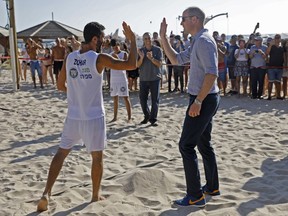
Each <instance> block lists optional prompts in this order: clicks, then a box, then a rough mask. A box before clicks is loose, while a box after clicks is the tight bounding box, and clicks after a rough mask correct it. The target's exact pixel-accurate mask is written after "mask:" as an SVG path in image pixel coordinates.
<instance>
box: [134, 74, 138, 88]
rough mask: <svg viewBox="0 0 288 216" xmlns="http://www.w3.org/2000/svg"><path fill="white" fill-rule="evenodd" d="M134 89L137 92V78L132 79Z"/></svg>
mask: <svg viewBox="0 0 288 216" xmlns="http://www.w3.org/2000/svg"><path fill="white" fill-rule="evenodd" d="M134 89H135V90H138V87H137V77H136V78H134Z"/></svg>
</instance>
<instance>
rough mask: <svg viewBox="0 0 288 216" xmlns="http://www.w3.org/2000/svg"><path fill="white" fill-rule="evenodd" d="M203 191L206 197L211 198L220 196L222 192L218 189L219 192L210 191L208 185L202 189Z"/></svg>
mask: <svg viewBox="0 0 288 216" xmlns="http://www.w3.org/2000/svg"><path fill="white" fill-rule="evenodd" d="M202 191H203V193H204V194H205V195H210V196H218V195H220V191H219V190H218V189H217V190H209V189H208V187H207V185H204V186H203V187H202Z"/></svg>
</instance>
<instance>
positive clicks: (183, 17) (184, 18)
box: [178, 15, 196, 22]
mask: <svg viewBox="0 0 288 216" xmlns="http://www.w3.org/2000/svg"><path fill="white" fill-rule="evenodd" d="M191 17H196V16H195V15H191V16H178V20H180V19H182V22H185V20H186V18H191Z"/></svg>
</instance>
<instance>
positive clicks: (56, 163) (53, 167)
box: [37, 148, 71, 212]
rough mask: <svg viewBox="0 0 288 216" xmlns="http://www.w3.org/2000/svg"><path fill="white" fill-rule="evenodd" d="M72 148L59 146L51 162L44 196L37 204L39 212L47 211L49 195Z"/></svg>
mask: <svg viewBox="0 0 288 216" xmlns="http://www.w3.org/2000/svg"><path fill="white" fill-rule="evenodd" d="M70 150H71V149H62V148H59V149H58V151H57V153H56V154H55V156H54V157H53V160H52V162H51V164H50V169H49V173H48V179H47V182H46V187H45V190H44V192H43V194H42V197H41V199H40V201H39V203H38V206H37V211H38V212H42V211H46V210H47V208H48V199H47V195H48V196H50V195H51V190H52V187H53V185H54V183H55V181H56V179H57V177H58V175H59V173H60V170H61V168H62V166H63V162H64V160H65V158H66V157H67V155H68V154H69V152H70Z"/></svg>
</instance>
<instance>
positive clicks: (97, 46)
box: [96, 40, 102, 53]
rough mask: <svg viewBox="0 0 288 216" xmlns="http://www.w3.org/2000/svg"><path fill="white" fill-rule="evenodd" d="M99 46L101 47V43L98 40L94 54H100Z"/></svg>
mask: <svg viewBox="0 0 288 216" xmlns="http://www.w3.org/2000/svg"><path fill="white" fill-rule="evenodd" d="M101 46H102V41H100V40H98V41H97V44H96V52H97V53H100V52H101Z"/></svg>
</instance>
